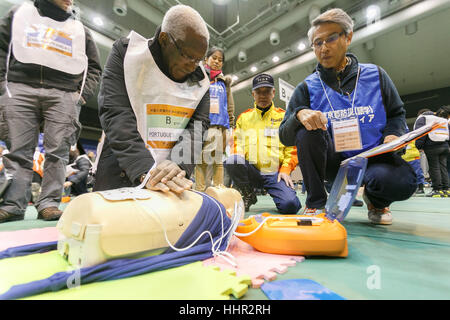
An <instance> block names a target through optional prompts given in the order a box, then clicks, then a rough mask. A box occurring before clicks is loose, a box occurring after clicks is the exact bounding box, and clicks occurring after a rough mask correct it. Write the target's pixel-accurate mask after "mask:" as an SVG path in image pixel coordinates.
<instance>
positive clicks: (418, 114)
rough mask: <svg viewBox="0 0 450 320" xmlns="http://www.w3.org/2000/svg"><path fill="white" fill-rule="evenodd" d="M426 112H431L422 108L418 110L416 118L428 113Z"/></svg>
mask: <svg viewBox="0 0 450 320" xmlns="http://www.w3.org/2000/svg"><path fill="white" fill-rule="evenodd" d="M428 111H431V110H430V109H428V108H423V109H420V110H419V112H417V116H420V115H421V114H422V113H424V112H428Z"/></svg>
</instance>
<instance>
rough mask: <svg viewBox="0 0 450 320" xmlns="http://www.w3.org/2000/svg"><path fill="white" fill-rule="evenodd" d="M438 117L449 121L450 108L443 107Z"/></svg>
mask: <svg viewBox="0 0 450 320" xmlns="http://www.w3.org/2000/svg"><path fill="white" fill-rule="evenodd" d="M436 115H437V116H438V117H441V118H445V119H447V118H448V117H449V116H450V106H442V107H440V108H439V110H438V111H436Z"/></svg>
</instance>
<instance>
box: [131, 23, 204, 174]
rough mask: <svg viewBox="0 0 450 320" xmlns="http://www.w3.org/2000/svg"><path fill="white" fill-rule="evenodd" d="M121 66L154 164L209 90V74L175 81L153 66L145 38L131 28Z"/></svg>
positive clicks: (166, 155) (179, 132) (167, 155)
mask: <svg viewBox="0 0 450 320" xmlns="http://www.w3.org/2000/svg"><path fill="white" fill-rule="evenodd" d="M128 38H129V39H130V41H129V43H128V49H127V52H126V54H125V58H124V62H123V66H124V75H125V85H126V88H127V93H128V97H129V99H130V103H131V106H132V108H133V111H134V114H135V116H136V120H137V129H138V131H139V134H140V135H141V137H142V139H143V140H144V142H145V143H146V145H147V148H148V149H149V150H150V152H151V154H152V156H153V159H155V165H157V164H159V163H161V162H162V161H164V160H165V159H167V158H168V157H169V155H170V152H171V150H172V148H173V146H174V145H175V143H176V142H177V140H178V138H179V137H180V135H181V134H182V132H183V131H184V129H185V128H186V125H187V124H188V122H189V120H190V118H191V117H192V114H193V113H194V112H195V109H196V108H197V105H198V104H199V102H200V100H201V99H202V98H203V96H204V95H205V93H206V92H207V91H208V90H209V80H208V76H207V75H206V73H205V70H204V69H203V66H201V68H202V71H203V74H204V76H205V77H204V79H203V80H202V81H200V82H199V83H198V84H197V83H194V84H192V83H188V82H187V81H186V82H183V83H178V82H174V81H172V80H171V79H169V78H168V77H167V76H166V75H165V74H164V73H163V72H162V71H161V70H160V69H159V67H158V66H157V65H156V63H155V60H154V59H153V56H152V54H151V52H150V49H149V47H148V39H146V38H144V37H142V36H141V35H139V34H137V33H136V32H134V31H132V32H131V33H130V35H129V36H128Z"/></svg>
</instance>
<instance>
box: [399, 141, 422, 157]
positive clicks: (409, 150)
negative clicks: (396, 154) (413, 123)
mask: <svg viewBox="0 0 450 320" xmlns="http://www.w3.org/2000/svg"><path fill="white" fill-rule="evenodd" d="M402 158H403V160H405V161H406V162H411V161H414V160H418V159H420V152H419V150H418V149H417V147H416V143H415V141H412V142H410V143H409V144H408V145H407V146H406V152H405V154H404V155H403V156H402Z"/></svg>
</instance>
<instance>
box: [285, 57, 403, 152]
mask: <svg viewBox="0 0 450 320" xmlns="http://www.w3.org/2000/svg"><path fill="white" fill-rule="evenodd" d="M347 56H348V57H350V59H351V60H352V63H351V64H350V65H347V67H346V68H345V69H344V70H343V71H342V72H340V73H339V74H336V72H335V71H334V70H332V69H325V68H324V67H322V65H320V64H318V65H317V68H316V70H318V71H319V73H320V77H321V78H322V80H323V81H324V82H325V83H326V84H327V85H328V86H329V87H330V88H332V89H333V90H335V91H337V92H339V93H341V94H346V95H350V94H351V93H352V91H353V90H354V89H355V83H356V75H357V73H358V59H357V58H356V56H354V55H353V54H350V53H348V54H347ZM316 70H314V72H315V71H316ZM378 70H379V75H380V87H381V96H382V99H383V104H384V108H385V111H386V118H387V119H386V127H385V129H384V132H383V137H386V136H388V135H396V136H401V135H403V134H404V133H405V127H406V120H405V113H406V112H405V109H404V104H403V102H402V100H401V99H400V96H399V94H398V92H397V89H396V88H395V86H394V83H393V82H392V80H391V79H390V78H389V76H388V74H387V73H386V71H384V70H383V69H382V68H381V67H378ZM310 106H311V104H310V98H309V91H308V87H307V85H306V82H305V81H303V82H301V83H300V84H299V85H298V86H297V87H296V88H295V90H294V93H293V94H292V97H291V99H290V100H289V104H288V107H287V110H286V114H285V115H284V119H283V121H282V122H281V125H280V129H279V132H280V140H281V142H282V143H283V144H284V145H286V146H293V145H295V137H296V133H297V131H298V129H300V128H301V127H303V125H302V123H301V122H300V121H298V119H297V116H296V115H297V112H298V111H300V110H302V109H309V108H310Z"/></svg>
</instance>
